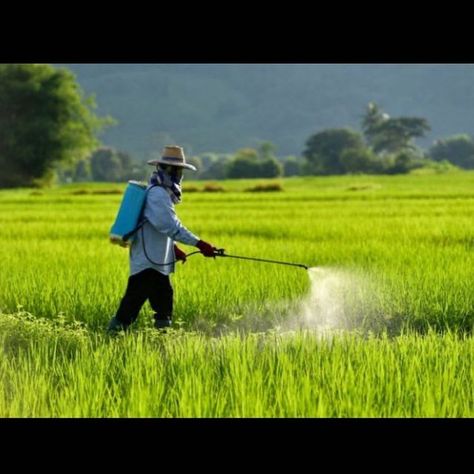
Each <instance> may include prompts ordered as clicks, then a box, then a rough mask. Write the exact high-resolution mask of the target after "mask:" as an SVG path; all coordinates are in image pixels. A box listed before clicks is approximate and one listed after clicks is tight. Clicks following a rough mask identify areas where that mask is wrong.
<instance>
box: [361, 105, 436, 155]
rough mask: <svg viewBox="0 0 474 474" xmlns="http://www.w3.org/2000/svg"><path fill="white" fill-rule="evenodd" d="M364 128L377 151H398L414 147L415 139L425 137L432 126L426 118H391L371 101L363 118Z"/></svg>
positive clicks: (367, 137) (369, 142) (366, 136)
mask: <svg viewBox="0 0 474 474" xmlns="http://www.w3.org/2000/svg"><path fill="white" fill-rule="evenodd" d="M362 130H363V132H364V135H365V138H366V140H367V143H368V144H369V145H370V146H371V147H372V149H373V150H374V151H375V153H396V152H400V151H404V150H406V149H414V145H413V143H412V141H413V139H414V138H416V137H423V136H424V135H425V133H426V132H427V131H429V130H431V128H430V126H429V124H428V121H427V120H426V119H425V118H418V117H399V118H390V117H389V116H388V115H387V114H383V113H382V112H381V111H380V110H379V108H378V106H377V104H374V103H373V102H370V103H369V104H368V106H367V110H366V113H365V115H364V117H363V119H362Z"/></svg>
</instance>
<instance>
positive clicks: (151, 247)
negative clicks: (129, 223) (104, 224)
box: [130, 186, 200, 275]
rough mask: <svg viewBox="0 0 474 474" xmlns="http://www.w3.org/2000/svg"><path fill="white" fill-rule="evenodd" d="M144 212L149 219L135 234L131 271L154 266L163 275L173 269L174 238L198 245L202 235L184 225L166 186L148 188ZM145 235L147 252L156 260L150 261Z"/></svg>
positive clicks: (132, 273)
mask: <svg viewBox="0 0 474 474" xmlns="http://www.w3.org/2000/svg"><path fill="white" fill-rule="evenodd" d="M143 216H144V217H145V218H146V219H147V222H146V223H145V225H144V226H143V227H142V229H143V231H142V229H139V230H138V232H137V233H136V234H135V239H134V240H133V243H132V246H131V247H130V275H135V274H137V273H139V272H141V271H143V270H146V269H147V268H154V269H155V270H158V271H159V272H160V273H163V274H164V275H169V274H170V273H173V272H174V268H175V264H174V263H170V262H173V261H174V260H176V257H175V254H174V248H173V246H174V242H175V241H176V242H181V243H183V244H187V245H194V246H195V245H196V244H197V243H198V241H199V240H200V239H199V237H197V236H195V235H194V234H192V233H191V232H190V231H189V230H188V229H186V227H184V226H183V225H182V224H181V222H180V220H179V219H178V217H177V215H176V212H175V210H174V204H173V202H172V201H171V198H170V196H169V194H168V191H166V189H165V188H163V187H161V186H154V187H153V188H151V189H150V190H149V191H148V194H147V198H146V203H145V208H144V211H143ZM142 236H143V237H144V239H145V250H146V254H147V255H148V257H149V258H150V260H152V261H153V262H156V263H163V264H165V265H156V264H153V263H151V262H150V261H149V259H148V258H147V257H146V255H145V252H144V250H143V239H142Z"/></svg>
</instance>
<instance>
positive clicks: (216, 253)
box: [144, 249, 309, 270]
mask: <svg viewBox="0 0 474 474" xmlns="http://www.w3.org/2000/svg"><path fill="white" fill-rule="evenodd" d="M144 250H145V249H144ZM198 253H201V251H200V250H197V251H196V252H191V253H189V254H187V255H186V257H190V256H191V255H196V254H198ZM145 254H146V251H145ZM214 257H227V258H239V259H241V260H252V261H254V262H263V263H276V264H278V265H290V266H292V267H300V268H304V269H305V270H308V268H309V267H308V266H307V265H303V264H302V263H290V262H280V261H278V260H267V259H264V258H255V257H241V256H239V255H228V254H226V253H225V249H216V250H215V251H214ZM147 258H148V256H147ZM148 260H150V259H148ZM177 261H178V260H175V261H173V262H170V263H169V264H167V265H170V264H172V263H176V262H177ZM152 263H155V262H152ZM155 265H164V264H156V263H155Z"/></svg>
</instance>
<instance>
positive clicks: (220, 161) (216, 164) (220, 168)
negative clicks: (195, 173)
mask: <svg viewBox="0 0 474 474" xmlns="http://www.w3.org/2000/svg"><path fill="white" fill-rule="evenodd" d="M229 161H230V158H228V157H225V156H222V157H219V158H216V159H215V160H214V161H212V162H211V164H209V165H208V166H207V168H206V169H205V170H204V171H203V172H202V173H201V174H200V176H199V179H225V178H226V177H227V167H228V163H229Z"/></svg>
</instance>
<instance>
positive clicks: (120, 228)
mask: <svg viewBox="0 0 474 474" xmlns="http://www.w3.org/2000/svg"><path fill="white" fill-rule="evenodd" d="M152 187H153V186H150V187H148V186H147V185H145V184H143V183H140V182H138V181H129V182H128V185H127V188H126V189H125V193H124V195H123V198H122V202H121V204H120V207H119V210H118V213H117V216H116V218H115V222H114V224H113V225H112V228H111V229H110V234H109V239H110V242H111V243H113V244H117V245H120V246H122V247H128V246H129V245H130V244H131V242H133V239H134V236H135V233H136V232H137V231H138V230H140V229H141V228H142V227H143V226H144V225H145V223H146V222H147V221H146V219H144V218H143V209H144V207H145V203H146V197H147V194H148V191H149V190H150V189H151V188H152ZM142 242H143V249H144V250H145V243H144V239H142ZM197 253H201V252H200V251H199V250H198V251H196V252H191V253H190V254H187V255H186V257H190V256H191V255H195V254H197ZM145 255H146V257H147V258H148V260H149V261H150V262H151V263H153V264H154V265H169V264H165V263H156V262H153V261H152V260H150V258H149V257H148V255H147V254H146V250H145ZM214 256H215V257H229V258H238V259H242V260H252V261H256V262H264V263H276V264H279V265H291V266H294V267H301V268H304V269H305V270H308V266H306V265H303V264H301V263H289V262H280V261H277V260H267V259H263V258H254V257H240V256H237V255H228V254H226V253H225V250H224V249H216V251H215V254H214ZM175 262H176V261H174V262H171V263H175Z"/></svg>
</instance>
